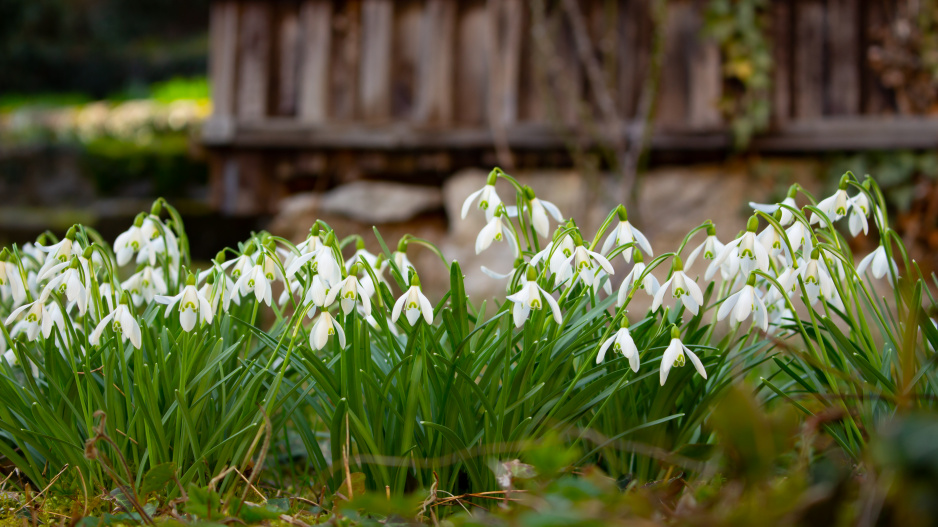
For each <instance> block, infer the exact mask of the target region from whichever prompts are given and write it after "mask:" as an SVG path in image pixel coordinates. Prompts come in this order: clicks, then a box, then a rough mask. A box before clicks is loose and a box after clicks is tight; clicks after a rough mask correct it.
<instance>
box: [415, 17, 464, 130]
mask: <svg viewBox="0 0 938 527" xmlns="http://www.w3.org/2000/svg"><path fill="white" fill-rule="evenodd" d="M424 9H425V12H424V18H423V27H422V28H421V48H422V49H421V54H420V63H419V64H418V67H417V107H416V112H415V118H416V120H418V121H421V122H434V123H438V124H447V123H450V122H451V121H452V120H453V77H454V73H455V69H454V64H455V62H454V56H455V47H456V39H455V32H456V1H455V0H427V4H426V7H425V8H424Z"/></svg>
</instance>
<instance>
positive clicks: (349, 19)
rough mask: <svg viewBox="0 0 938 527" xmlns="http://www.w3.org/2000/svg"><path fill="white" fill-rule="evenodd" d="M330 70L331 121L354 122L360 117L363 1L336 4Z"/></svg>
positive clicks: (356, 0)
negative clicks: (359, 85)
mask: <svg viewBox="0 0 938 527" xmlns="http://www.w3.org/2000/svg"><path fill="white" fill-rule="evenodd" d="M335 6H336V10H335V12H333V15H332V17H333V24H332V56H331V61H330V68H329V73H328V77H329V111H328V114H329V118H330V119H333V120H336V121H341V122H354V121H355V120H356V119H357V118H359V117H360V115H359V106H358V89H357V87H358V73H359V69H358V65H359V61H360V60H361V40H362V39H361V7H362V5H361V0H343V1H341V2H337V3H336V4H335Z"/></svg>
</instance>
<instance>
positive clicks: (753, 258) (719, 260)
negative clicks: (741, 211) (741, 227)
mask: <svg viewBox="0 0 938 527" xmlns="http://www.w3.org/2000/svg"><path fill="white" fill-rule="evenodd" d="M758 227H759V218H758V217H757V216H753V217H751V218H749V224H748V225H747V227H746V232H745V233H743V235H742V236H740V237H739V238H736V239H735V240H733V241H731V242H730V243H728V244H726V245H725V246H724V247H723V250H722V251H720V254H719V255H717V257H716V258H714V260H713V261H712V262H710V266H709V267H707V272H706V274H704V278H706V279H707V280H710V279H711V278H713V275H714V273H716V271H717V269H719V268H720V266H721V265H723V264H724V263H725V264H728V266H729V268H730V270H731V271H732V270H737V269H738V272H740V273H742V275H743V278H746V277H748V276H749V273H751V272H752V271H753V270H754V269H759V270H761V271H763V272H767V271H768V270H769V253H768V251H766V250H765V247H763V246H762V244H761V243H759V241H758V239H756V229H758ZM733 274H735V273H733Z"/></svg>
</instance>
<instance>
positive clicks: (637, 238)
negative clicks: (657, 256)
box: [600, 205, 654, 262]
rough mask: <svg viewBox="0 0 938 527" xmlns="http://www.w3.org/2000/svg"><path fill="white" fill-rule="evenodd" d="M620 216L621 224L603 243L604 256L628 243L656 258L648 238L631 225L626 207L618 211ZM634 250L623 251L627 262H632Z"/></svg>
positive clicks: (620, 206) (621, 207)
mask: <svg viewBox="0 0 938 527" xmlns="http://www.w3.org/2000/svg"><path fill="white" fill-rule="evenodd" d="M616 212H617V213H618V215H619V224H618V225H616V226H615V228H613V229H612V232H610V233H609V236H608V237H607V238H606V242H605V243H603V248H602V250H601V251H600V252H601V253H603V254H609V251H611V250H613V249H615V248H616V247H618V246H620V245H625V244H627V243H633V244H635V245H637V246H638V247H639V248H641V249H642V250H643V251H645V254H647V255H648V256H654V254H653V253H652V252H651V244H650V243H648V238H645V235H644V234H642V233H641V231H639V230H638V229H636V228H635V227H633V226H632V224H631V223H629V216H628V213H626V211H625V207H623V206H622V205H619V208H618V209H617V211H616ZM632 249H633V247H629V248H628V249H625V250H624V251H622V257H623V258H625V261H626V262H631V261H632Z"/></svg>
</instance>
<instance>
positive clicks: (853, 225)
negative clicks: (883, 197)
mask: <svg viewBox="0 0 938 527" xmlns="http://www.w3.org/2000/svg"><path fill="white" fill-rule="evenodd" d="M869 214H870V200H869V198H867V197H866V193H865V192H862V191H861V192H860V193H859V194H857V195H856V196H854V197H852V198H850V212H849V213H848V218H847V224H848V226H849V227H850V234H852V235H853V237H854V238H856V237H857V236H858V235H859V234H860V232H861V231H862V232H863V234H869V232H870V224H869V222H868V221H867V220H866V217H867V216H869Z"/></svg>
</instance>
